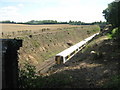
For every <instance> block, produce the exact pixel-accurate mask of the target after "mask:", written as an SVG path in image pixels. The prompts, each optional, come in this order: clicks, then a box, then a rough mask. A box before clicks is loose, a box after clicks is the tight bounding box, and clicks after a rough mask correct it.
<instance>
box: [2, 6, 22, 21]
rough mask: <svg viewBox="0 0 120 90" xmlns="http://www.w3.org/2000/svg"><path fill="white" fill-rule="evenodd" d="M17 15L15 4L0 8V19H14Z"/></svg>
mask: <svg viewBox="0 0 120 90" xmlns="http://www.w3.org/2000/svg"><path fill="white" fill-rule="evenodd" d="M19 16H20V13H19V9H18V8H17V7H15V6H7V7H2V8H0V20H14V19H16V18H17V17H19Z"/></svg>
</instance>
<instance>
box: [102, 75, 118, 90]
mask: <svg viewBox="0 0 120 90" xmlns="http://www.w3.org/2000/svg"><path fill="white" fill-rule="evenodd" d="M103 88H114V89H116V90H120V75H115V76H112V77H111V78H110V80H109V82H107V83H105V84H104V86H103Z"/></svg>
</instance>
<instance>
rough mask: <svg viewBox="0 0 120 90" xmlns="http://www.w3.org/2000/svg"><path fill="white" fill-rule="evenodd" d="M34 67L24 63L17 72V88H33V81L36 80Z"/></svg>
mask: <svg viewBox="0 0 120 90" xmlns="http://www.w3.org/2000/svg"><path fill="white" fill-rule="evenodd" d="M35 70H36V69H35V66H32V65H30V63H28V62H26V63H25V65H24V67H23V68H22V69H20V70H19V88H33V87H35V85H34V81H35V79H36V78H37V75H36V72H35Z"/></svg>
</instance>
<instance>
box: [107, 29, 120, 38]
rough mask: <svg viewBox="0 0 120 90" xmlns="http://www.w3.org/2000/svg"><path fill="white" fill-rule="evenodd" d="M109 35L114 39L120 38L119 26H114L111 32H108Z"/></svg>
mask: <svg viewBox="0 0 120 90" xmlns="http://www.w3.org/2000/svg"><path fill="white" fill-rule="evenodd" d="M108 37H109V38H110V39H114V40H120V30H119V28H114V29H113V30H112V32H111V33H108Z"/></svg>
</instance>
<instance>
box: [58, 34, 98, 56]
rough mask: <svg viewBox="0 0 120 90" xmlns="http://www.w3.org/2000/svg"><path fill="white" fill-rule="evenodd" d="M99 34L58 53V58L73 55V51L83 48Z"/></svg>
mask: <svg viewBox="0 0 120 90" xmlns="http://www.w3.org/2000/svg"><path fill="white" fill-rule="evenodd" d="M98 34H99V33H96V34H94V35H92V36H90V37H88V38H86V39H84V40H83V41H81V42H79V43H77V44H75V45H73V46H71V47H70V48H67V49H65V50H64V51H62V52H60V53H58V54H57V55H56V56H63V57H66V56H67V55H69V54H70V53H72V52H73V51H75V50H76V49H78V48H79V47H81V46H82V45H84V44H85V43H86V42H88V41H89V40H91V39H92V38H93V37H94V36H95V35H98Z"/></svg>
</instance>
